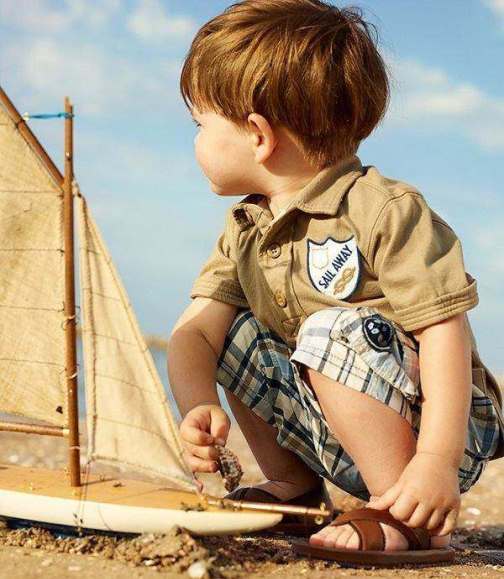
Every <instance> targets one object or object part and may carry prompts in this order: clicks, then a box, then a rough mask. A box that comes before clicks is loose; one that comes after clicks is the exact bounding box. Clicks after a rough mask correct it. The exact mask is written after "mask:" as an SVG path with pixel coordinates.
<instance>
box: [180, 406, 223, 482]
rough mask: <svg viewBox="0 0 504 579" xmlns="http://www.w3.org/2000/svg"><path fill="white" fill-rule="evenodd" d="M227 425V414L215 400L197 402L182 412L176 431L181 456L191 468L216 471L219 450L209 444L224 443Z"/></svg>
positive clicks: (200, 470) (199, 470) (193, 469)
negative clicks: (180, 442) (180, 443)
mask: <svg viewBox="0 0 504 579" xmlns="http://www.w3.org/2000/svg"><path fill="white" fill-rule="evenodd" d="M230 427H231V420H230V419H229V416H228V415H227V414H226V412H225V411H224V410H223V409H222V408H221V407H220V406H218V405H216V404H200V405H199V406H196V407H195V408H193V409H192V410H190V411H189V412H188V413H187V414H186V415H185V417H184V419H183V420H182V422H181V423H180V435H181V438H182V443H183V445H184V447H185V449H186V451H185V453H184V458H185V460H186V462H187V464H188V465H189V467H190V468H191V470H192V471H193V472H217V470H218V465H217V462H216V460H217V458H218V457H219V452H218V451H217V449H216V448H215V446H213V445H214V444H221V445H222V446H224V445H225V444H226V440H227V437H228V435H229V429H230Z"/></svg>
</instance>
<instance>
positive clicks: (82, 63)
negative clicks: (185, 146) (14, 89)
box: [0, 36, 179, 116]
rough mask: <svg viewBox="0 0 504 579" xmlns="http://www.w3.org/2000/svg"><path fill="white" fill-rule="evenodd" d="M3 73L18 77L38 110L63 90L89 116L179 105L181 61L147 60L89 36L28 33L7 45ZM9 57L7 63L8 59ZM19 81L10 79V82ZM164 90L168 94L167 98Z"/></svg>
mask: <svg viewBox="0 0 504 579" xmlns="http://www.w3.org/2000/svg"><path fill="white" fill-rule="evenodd" d="M1 59H2V60H1V63H2V64H1V67H0V71H1V75H2V77H6V76H9V77H11V73H12V77H14V78H15V79H16V81H17V82H16V84H18V85H20V86H22V87H23V89H24V90H25V91H26V93H27V97H26V98H25V99H24V103H25V106H26V107H29V108H31V109H32V110H35V109H36V108H38V107H40V106H43V105H44V103H47V102H50V101H51V100H57V101H58V102H59V101H60V100H61V98H62V95H63V94H68V95H70V96H71V98H72V101H73V102H74V103H76V104H78V108H79V110H78V111H76V112H79V113H82V114H84V115H88V116H101V115H105V114H107V115H111V114H112V112H111V111H112V109H113V111H114V113H113V114H114V115H116V116H118V115H121V114H125V113H127V112H128V111H131V110H138V106H139V103H141V106H142V108H144V109H145V110H149V111H151V112H153V113H155V112H157V111H158V110H159V108H160V107H163V109H164V110H166V107H169V106H170V103H171V104H172V105H173V106H176V105H177V103H178V93H177V92H176V91H174V90H172V89H171V88H170V87H175V86H178V84H177V81H178V74H179V72H178V71H179V63H178V61H176V60H167V59H166V58H159V59H157V60H152V61H150V62H149V63H145V62H143V61H140V60H139V59H137V58H136V57H135V56H134V55H131V56H130V55H128V54H121V53H117V52H115V51H112V50H106V49H105V48H104V47H102V46H100V45H98V44H96V43H94V42H92V41H91V40H86V39H85V38H82V39H80V40H79V41H77V42H74V41H73V39H72V38H71V37H64V38H60V39H57V40H56V39H54V38H49V37H31V36H29V37H22V38H18V39H16V40H14V41H13V42H11V43H9V44H7V45H6V47H5V49H4V51H3V54H2V56H1ZM4 63H6V64H5V65H4ZM12 84H14V83H13V81H12V80H10V81H9V86H11V85H12ZM161 96H162V98H161Z"/></svg>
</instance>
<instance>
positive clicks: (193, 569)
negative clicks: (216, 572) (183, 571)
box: [187, 561, 209, 579]
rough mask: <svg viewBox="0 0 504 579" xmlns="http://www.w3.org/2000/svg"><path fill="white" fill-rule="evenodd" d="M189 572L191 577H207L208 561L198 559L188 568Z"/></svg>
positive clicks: (193, 578)
mask: <svg viewBox="0 0 504 579" xmlns="http://www.w3.org/2000/svg"><path fill="white" fill-rule="evenodd" d="M187 574H188V575H189V577H191V579H206V578H207V577H208V576H209V575H208V567H207V564H206V562H205V561H196V562H195V563H193V564H192V565H191V566H190V567H189V569H187Z"/></svg>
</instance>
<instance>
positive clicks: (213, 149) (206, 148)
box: [192, 108, 258, 196]
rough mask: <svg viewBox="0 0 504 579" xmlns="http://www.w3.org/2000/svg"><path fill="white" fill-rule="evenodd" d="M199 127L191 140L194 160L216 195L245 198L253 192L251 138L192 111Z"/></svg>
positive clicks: (215, 116)
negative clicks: (192, 140)
mask: <svg viewBox="0 0 504 579" xmlns="http://www.w3.org/2000/svg"><path fill="white" fill-rule="evenodd" d="M192 116H193V119H194V120H195V121H196V123H197V124H198V125H200V126H199V127H198V133H197V135H196V136H195V138H194V150H195V156H196V160H197V161H198V164H199V165H200V167H201V169H202V171H203V173H204V174H205V175H206V177H207V178H208V180H209V182H210V185H211V188H212V190H213V191H214V192H215V193H216V194H217V195H222V196H228V195H247V194H249V193H252V192H254V175H255V174H256V172H257V167H258V166H257V163H256V162H255V161H254V152H253V146H252V145H253V142H254V134H253V133H252V132H251V133H250V134H244V133H240V132H238V130H237V128H236V126H235V125H234V124H233V123H232V122H231V121H229V120H227V119H226V118H225V117H223V116H221V115H218V114H217V113H214V112H205V113H200V112H199V111H198V110H197V109H195V108H193V109H192Z"/></svg>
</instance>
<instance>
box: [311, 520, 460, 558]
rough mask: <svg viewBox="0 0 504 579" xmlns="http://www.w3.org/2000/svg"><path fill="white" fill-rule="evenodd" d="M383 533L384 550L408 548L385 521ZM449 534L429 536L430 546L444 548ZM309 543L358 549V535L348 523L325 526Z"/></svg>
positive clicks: (404, 541) (403, 539) (400, 535)
mask: <svg viewBox="0 0 504 579" xmlns="http://www.w3.org/2000/svg"><path fill="white" fill-rule="evenodd" d="M379 525H380V526H381V528H382V529H383V533H384V535H385V551H402V550H405V549H407V548H408V542H407V540H406V538H405V537H404V536H403V535H402V534H401V533H400V532H399V531H398V530H397V529H394V528H393V527H391V526H390V525H387V524H385V523H379ZM450 540H451V534H449V535H443V536H442V537H438V536H431V546H432V548H433V549H444V548H446V547H448V545H449V544H450ZM309 543H310V545H318V546H321V547H332V548H335V549H358V548H359V536H358V535H357V533H356V531H355V530H354V529H353V527H351V526H350V525H341V526H338V527H334V526H332V527H331V526H329V525H327V526H325V527H324V528H323V529H321V530H320V531H318V532H317V533H314V534H313V535H311V536H310V539H309Z"/></svg>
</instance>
